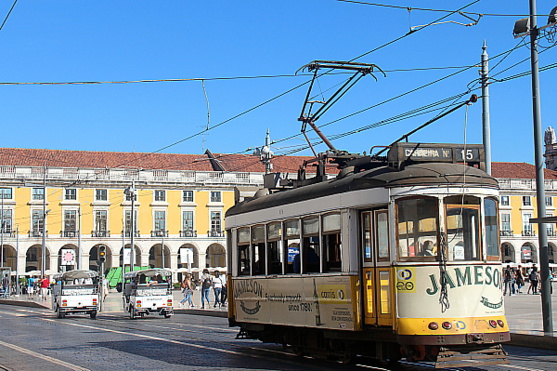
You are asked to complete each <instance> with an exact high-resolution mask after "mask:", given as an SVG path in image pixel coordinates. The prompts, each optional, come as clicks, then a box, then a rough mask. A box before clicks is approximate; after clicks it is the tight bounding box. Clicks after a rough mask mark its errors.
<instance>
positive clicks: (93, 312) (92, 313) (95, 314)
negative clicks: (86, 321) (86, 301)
mask: <svg viewBox="0 0 557 371" xmlns="http://www.w3.org/2000/svg"><path fill="white" fill-rule="evenodd" d="M89 317H91V318H92V319H95V318H97V311H96V310H94V311H91V313H89Z"/></svg>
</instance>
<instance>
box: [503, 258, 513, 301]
mask: <svg viewBox="0 0 557 371" xmlns="http://www.w3.org/2000/svg"><path fill="white" fill-rule="evenodd" d="M514 277H515V273H514V271H513V269H512V268H511V266H510V265H507V268H505V271H504V272H503V282H504V284H505V288H504V289H503V296H505V295H507V294H508V295H509V296H513V295H514Z"/></svg>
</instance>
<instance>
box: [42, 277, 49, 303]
mask: <svg viewBox="0 0 557 371" xmlns="http://www.w3.org/2000/svg"><path fill="white" fill-rule="evenodd" d="M40 285H41V298H42V299H43V300H46V296H47V294H48V288H49V286H50V280H49V279H48V277H46V276H45V277H43V279H42V280H41V283H40Z"/></svg>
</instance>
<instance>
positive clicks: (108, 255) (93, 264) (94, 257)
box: [89, 243, 121, 272]
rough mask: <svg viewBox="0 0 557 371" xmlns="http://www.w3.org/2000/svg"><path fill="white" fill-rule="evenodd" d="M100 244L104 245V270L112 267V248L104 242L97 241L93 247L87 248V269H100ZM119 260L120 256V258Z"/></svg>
mask: <svg viewBox="0 0 557 371" xmlns="http://www.w3.org/2000/svg"><path fill="white" fill-rule="evenodd" d="M101 246H104V248H105V250H104V251H105V256H104V270H105V271H106V270H108V269H110V268H112V249H111V248H110V247H109V246H108V245H107V244H104V243H98V244H96V245H94V246H93V247H91V250H89V269H90V270H93V271H97V272H99V271H100V260H101V256H100V251H101ZM120 260H121V258H120Z"/></svg>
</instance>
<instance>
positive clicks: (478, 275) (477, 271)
mask: <svg viewBox="0 0 557 371" xmlns="http://www.w3.org/2000/svg"><path fill="white" fill-rule="evenodd" d="M483 270H484V267H482V266H481V265H476V266H475V267H474V285H483V283H484V281H483V280H482V278H483V277H482V275H483Z"/></svg>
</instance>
